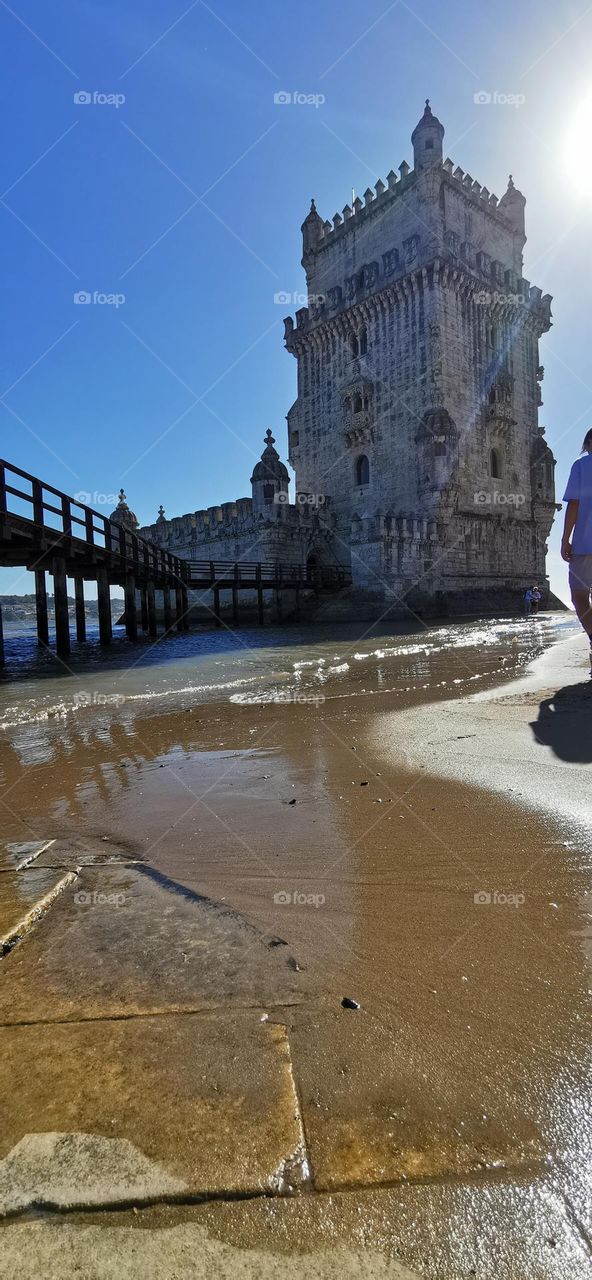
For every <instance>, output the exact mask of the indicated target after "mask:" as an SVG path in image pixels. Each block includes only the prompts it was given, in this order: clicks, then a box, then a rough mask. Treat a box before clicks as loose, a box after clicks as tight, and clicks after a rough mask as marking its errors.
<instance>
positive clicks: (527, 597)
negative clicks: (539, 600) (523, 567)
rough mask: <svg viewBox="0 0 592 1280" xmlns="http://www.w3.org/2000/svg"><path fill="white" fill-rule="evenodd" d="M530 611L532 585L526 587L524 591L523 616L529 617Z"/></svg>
mask: <svg viewBox="0 0 592 1280" xmlns="http://www.w3.org/2000/svg"><path fill="white" fill-rule="evenodd" d="M531 613H532V587H527V588H526V591H525V592H524V617H525V618H530V615H531Z"/></svg>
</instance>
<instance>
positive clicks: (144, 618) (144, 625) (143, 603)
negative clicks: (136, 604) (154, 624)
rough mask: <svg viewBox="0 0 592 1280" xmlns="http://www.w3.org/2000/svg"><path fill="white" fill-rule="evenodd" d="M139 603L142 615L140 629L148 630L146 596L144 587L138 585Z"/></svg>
mask: <svg viewBox="0 0 592 1280" xmlns="http://www.w3.org/2000/svg"><path fill="white" fill-rule="evenodd" d="M140 605H141V617H142V631H147V630H148V596H147V589H146V587H140Z"/></svg>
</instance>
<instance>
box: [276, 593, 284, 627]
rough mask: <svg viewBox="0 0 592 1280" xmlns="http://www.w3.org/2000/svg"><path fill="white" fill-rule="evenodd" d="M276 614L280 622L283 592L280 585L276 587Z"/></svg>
mask: <svg viewBox="0 0 592 1280" xmlns="http://www.w3.org/2000/svg"><path fill="white" fill-rule="evenodd" d="M275 616H276V619H277V621H278V622H281V621H282V618H283V612H282V592H281V588H280V587H276V589H275Z"/></svg>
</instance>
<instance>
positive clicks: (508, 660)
mask: <svg viewBox="0 0 592 1280" xmlns="http://www.w3.org/2000/svg"><path fill="white" fill-rule="evenodd" d="M574 627H575V624H574V622H573V619H572V617H571V616H570V615H568V614H542V615H541V616H540V617H539V618H537V619H536V620H532V621H530V622H528V623H525V622H524V621H523V620H522V619H521V618H512V619H507V618H506V619H496V618H493V619H487V620H485V621H472V622H457V623H452V624H443V625H439V626H430V627H427V626H424V625H423V624H419V623H418V624H417V625H415V626H414V627H413V628H411V627H409V626H406V627H404V626H399V627H397V628H396V629H395V628H394V627H393V626H392V625H391V626H390V627H389V628H388V629H386V628H385V627H384V626H382V627H380V626H373V625H371V626H366V625H365V624H358V625H353V624H345V625H343V624H342V625H340V626H325V627H307V628H298V627H289V628H282V629H280V628H268V629H267V628H266V629H265V630H254V629H253V630H247V629H243V630H237V631H232V632H231V631H229V630H226V629H224V630H220V631H193V632H189V633H185V634H180V635H171V636H168V637H166V638H165V639H162V640H159V641H158V642H157V643H155V642H154V641H149V640H144V642H143V643H142V642H141V643H140V644H139V645H135V646H132V645H129V644H128V642H127V640H126V639H125V637H124V636H123V635H121V634H117V635H116V638H115V640H114V644H113V646H112V647H111V648H110V649H109V650H106V651H105V650H101V648H100V646H99V645H98V643H97V633H96V629H91V628H89V639H88V641H87V642H86V643H85V644H74V645H73V648H72V653H71V655H70V657H69V658H68V659H67V661H61V660H59V659H57V658H56V657H55V655H53V654H51V653H48V652H40V651H39V649H38V646H37V642H36V639H35V635H34V633H33V632H32V631H29V632H26V631H24V630H23V629H20V630H16V629H13V631H12V633H11V631H10V629H7V634H6V667H5V670H4V672H3V673H2V676H1V677H0V730H3V731H4V732H6V731H10V730H15V729H16V730H18V729H23V728H25V727H27V726H28V727H29V734H28V735H27V741H28V743H29V746H30V747H31V748H34V745H35V742H36V737H35V734H34V733H33V734H31V732H30V730H31V727H32V726H34V725H38V726H40V727H42V726H45V727H47V726H50V725H51V724H52V723H55V722H57V723H58V725H59V726H60V732H61V731H62V730H63V727H64V725H65V724H68V723H71V722H72V720H73V719H76V720H77V721H78V722H79V721H80V718H81V717H84V718H88V717H89V715H91V716H92V717H93V727H94V729H95V731H96V729H97V728H98V727H99V725H98V723H97V717H98V719H99V722H101V723H104V724H107V723H110V722H112V721H113V720H114V719H118V720H122V719H123V721H124V722H125V723H126V724H128V725H129V726H130V727H131V724H132V723H133V721H134V720H135V718H136V717H137V716H138V715H141V716H142V717H143V718H144V717H145V716H147V715H148V716H149V715H152V714H162V713H163V712H164V711H167V712H168V711H175V710H177V709H185V708H187V707H194V706H199V705H201V704H208V703H214V702H226V703H227V702H231V703H236V704H243V705H245V704H246V705H249V704H263V703H278V704H281V703H311V704H313V705H314V704H320V703H323V702H324V701H325V700H327V699H332V698H343V697H360V696H364V695H369V694H380V693H396V692H400V693H402V694H405V695H410V694H413V693H417V695H418V697H419V698H420V699H421V700H422V701H425V700H428V699H429V697H430V696H431V694H432V692H434V693H435V691H436V690H438V691H442V690H445V689H449V691H450V692H451V693H452V692H462V691H463V689H464V688H465V687H474V688H479V687H480V685H481V682H482V681H483V680H484V679H486V678H488V677H489V678H490V677H491V676H492V675H495V674H496V673H499V675H500V676H507V675H509V674H512V673H514V672H516V671H519V670H520V669H521V668H523V667H524V666H525V665H527V664H528V663H529V662H530V661H531V660H532V659H533V658H535V657H537V656H538V655H539V654H540V653H541V652H542V651H543V649H544V648H546V647H547V646H548V645H549V644H551V643H552V642H553V641H554V640H555V639H557V638H559V637H560V636H562V635H566V634H569V632H570V631H571V630H572V629H574ZM77 727H78V730H79V729H80V723H78V726H77Z"/></svg>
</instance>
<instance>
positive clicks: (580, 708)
mask: <svg viewBox="0 0 592 1280" xmlns="http://www.w3.org/2000/svg"><path fill="white" fill-rule="evenodd" d="M530 727H531V729H532V732H533V734H534V738H535V742H538V743H539V745H540V746H543V747H550V748H551V750H552V751H553V752H554V753H555V755H556V756H558V758H559V759H560V760H567V761H569V763H570V764H590V763H591V762H592V680H587V681H585V682H582V683H581V684H569V685H565V686H564V688H563V689H558V690H557V693H554V694H553V695H552V697H550V698H545V699H544V700H543V701H542V702H541V704H540V707H539V715H538V720H531V722H530Z"/></svg>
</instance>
